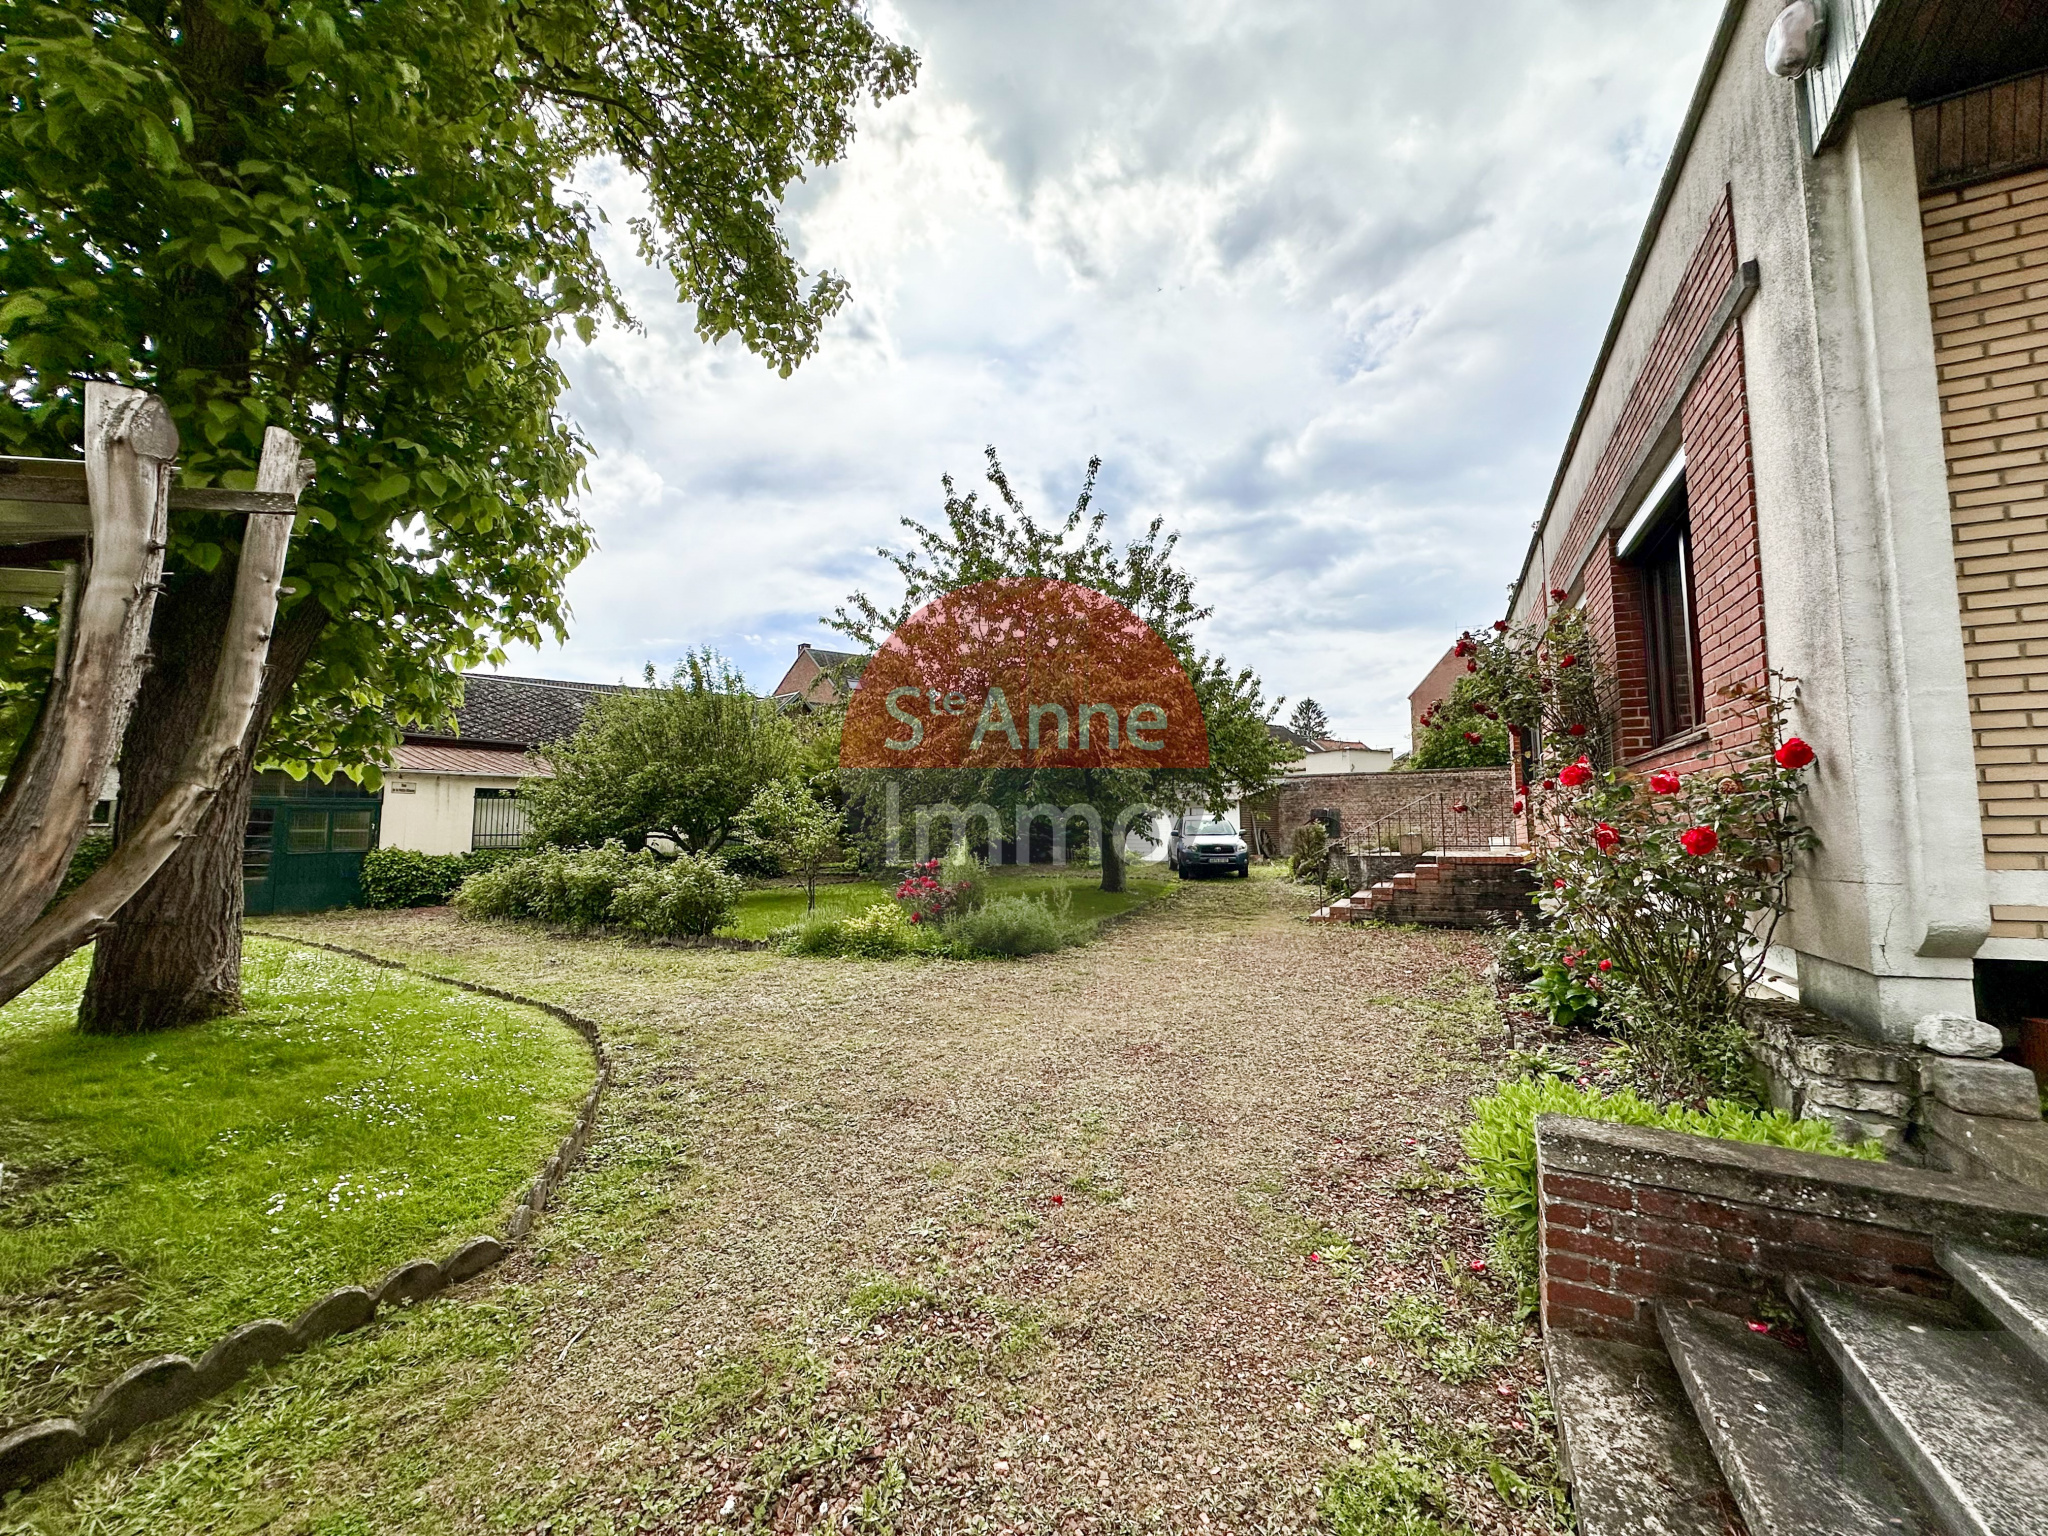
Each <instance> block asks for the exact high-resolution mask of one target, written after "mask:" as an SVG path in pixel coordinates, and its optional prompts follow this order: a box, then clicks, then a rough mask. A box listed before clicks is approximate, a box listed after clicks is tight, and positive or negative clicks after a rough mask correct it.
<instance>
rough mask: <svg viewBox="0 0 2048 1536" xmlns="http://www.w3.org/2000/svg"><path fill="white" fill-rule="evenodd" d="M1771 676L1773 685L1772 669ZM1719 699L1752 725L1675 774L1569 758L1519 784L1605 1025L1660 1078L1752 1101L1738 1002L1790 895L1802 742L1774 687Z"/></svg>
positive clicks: (1560, 917)
mask: <svg viewBox="0 0 2048 1536" xmlns="http://www.w3.org/2000/svg"><path fill="white" fill-rule="evenodd" d="M1778 681H1783V680H1782V679H1780V680H1778ZM1722 697H1723V698H1725V699H1728V700H1730V701H1731V702H1733V703H1734V704H1735V705H1736V706H1737V707H1738V708H1740V709H1741V710H1742V711H1744V712H1746V713H1748V714H1749V715H1751V716H1752V717H1753V720H1754V724H1755V734H1754V736H1753V738H1751V739H1750V740H1749V741H1748V742H1746V743H1745V744H1744V745H1743V746H1741V747H1739V748H1737V749H1734V750H1731V751H1726V752H1723V753H1721V754H1720V755H1719V758H1718V760H1717V761H1716V762H1715V763H1713V764H1712V765H1710V766H1708V767H1705V768H1701V769H1699V770H1697V771H1695V772H1691V773H1685V774H1679V773H1676V772H1673V771H1670V770H1661V771H1658V772H1655V773H1652V774H1648V775H1636V774H1628V773H1622V772H1618V771H1616V770H1613V769H1596V768H1595V767H1594V766H1593V765H1592V763H1591V762H1590V760H1585V759H1580V760H1574V761H1573V762H1572V763H1569V764H1566V765H1565V767H1564V768H1563V769H1561V770H1560V771H1559V772H1558V773H1557V775H1556V777H1555V779H1554V780H1553V781H1552V782H1551V783H1549V784H1548V785H1538V786H1536V787H1533V788H1532V789H1531V790H1530V792H1529V793H1530V800H1531V810H1532V819H1533V822H1534V825H1535V828H1536V832H1537V838H1536V859H1535V868H1536V871H1537V874H1538V877H1539V880H1540V887H1539V890H1540V894H1539V896H1538V898H1537V901H1538V905H1539V906H1540V907H1541V908H1542V909H1543V911H1544V912H1545V913H1546V914H1547V915H1548V916H1549V917H1550V919H1551V922H1552V924H1553V925H1554V929H1555V931H1556V933H1557V935H1558V938H1559V941H1560V943H1561V944H1563V945H1564V946H1565V948H1564V953H1565V954H1568V955H1570V956H1572V960H1573V969H1574V970H1576V971H1577V972H1578V973H1579V975H1580V976H1581V977H1582V978H1583V981H1584V984H1585V985H1586V986H1587V987H1588V988H1590V989H1592V990H1593V991H1595V992H1597V993H1600V994H1601V996H1602V999H1603V1003H1604V1004H1605V1005H1606V1006H1605V1008H1604V1010H1603V1011H1604V1013H1605V1015H1606V1016H1607V1018H1608V1019H1609V1021H1610V1024H1611V1025H1612V1026H1613V1027H1614V1028H1615V1029H1616V1031H1617V1032H1618V1033H1619V1034H1621V1035H1622V1037H1623V1038H1624V1039H1626V1040H1627V1041H1628V1042H1629V1044H1630V1045H1631V1046H1633V1047H1634V1049H1635V1054H1636V1059H1637V1061H1638V1062H1639V1063H1640V1065H1641V1067H1642V1069H1643V1071H1644V1073H1645V1075H1646V1076H1647V1077H1648V1078H1649V1079H1650V1080H1651V1081H1652V1082H1653V1083H1654V1084H1655V1085H1656V1086H1658V1087H1659V1088H1662V1089H1664V1090H1665V1091H1667V1092H1672V1093H1677V1094H1682V1095H1685V1096H1688V1097H1695V1098H1697V1097H1705V1096H1709V1095H1712V1096H1720V1097H1731V1096H1732V1097H1740V1098H1748V1097H1751V1096H1753V1093H1754V1089H1753V1086H1752V1079H1751V1076H1750V1070H1749V1059H1748V1053H1747V1051H1746V1049H1745V1040H1746V1036H1745V1034H1744V1032H1743V1029H1742V1013H1743V999H1744V997H1745V996H1746V995H1747V993H1748V991H1749V989H1750V988H1751V987H1752V986H1754V985H1755V984H1756V982H1757V980H1758V979H1759V977H1760V976H1761V975H1762V972H1763V966H1764V957H1765V953H1766V951H1767V949H1768V948H1769V945H1770V943H1771V939H1772V937H1773V935H1774V933H1775V932H1776V929H1777V926H1778V923H1779V921H1780V920H1781V919H1782V918H1783V917H1784V915H1785V911H1786V908H1787V905H1788V892H1787V886H1788V882H1789V881H1790V879H1791V873H1792V869H1793V866H1794V863H1795V861H1796V858H1797V855H1799V854H1800V853H1802V852H1805V851H1807V850H1809V849H1811V848H1813V847H1814V846H1815V845H1816V839H1815V837H1814V834H1813V829H1812V828H1811V827H1810V826H1809V825H1808V824H1807V822H1806V820H1805V818H1804V816H1803V815H1802V814H1801V811H1800V797H1801V795H1802V794H1803V793H1804V790H1805V787H1806V778H1805V776H1806V770H1807V769H1808V768H1809V767H1810V766H1812V764H1813V763H1814V761H1815V754H1814V751H1813V749H1812V748H1811V747H1810V746H1808V745H1807V744H1806V743H1805V742H1803V741H1801V740H1800V739H1799V738H1798V737H1796V736H1794V737H1788V736H1786V735H1785V733H1784V723H1785V703H1784V699H1783V697H1782V696H1781V694H1780V692H1779V691H1777V690H1775V689H1773V688H1772V687H1770V686H1768V685H1766V686H1762V687H1755V688H1749V687H1733V688H1728V689H1724V690H1722Z"/></svg>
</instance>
